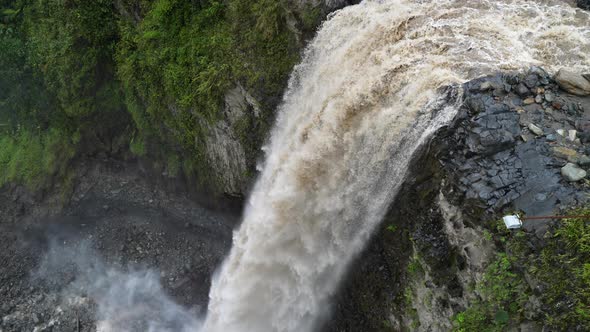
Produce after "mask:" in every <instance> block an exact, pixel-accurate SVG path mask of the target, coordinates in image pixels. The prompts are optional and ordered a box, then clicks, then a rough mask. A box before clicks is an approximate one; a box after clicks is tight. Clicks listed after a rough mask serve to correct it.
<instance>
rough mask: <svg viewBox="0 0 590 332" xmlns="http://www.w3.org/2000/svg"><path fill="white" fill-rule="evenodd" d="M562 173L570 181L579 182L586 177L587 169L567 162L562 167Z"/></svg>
mask: <svg viewBox="0 0 590 332" xmlns="http://www.w3.org/2000/svg"><path fill="white" fill-rule="evenodd" d="M561 175H563V177H564V178H566V180H568V181H570V182H577V181H580V180H582V179H583V178H585V177H586V175H587V174H586V171H585V170H583V169H581V168H579V167H578V166H577V165H576V164H572V163H567V165H565V166H563V167H562V168H561Z"/></svg>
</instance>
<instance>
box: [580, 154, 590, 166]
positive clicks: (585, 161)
mask: <svg viewBox="0 0 590 332" xmlns="http://www.w3.org/2000/svg"><path fill="white" fill-rule="evenodd" d="M578 165H580V166H588V165H590V157H588V156H587V155H582V156H580V158H578Z"/></svg>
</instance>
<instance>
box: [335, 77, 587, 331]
mask: <svg viewBox="0 0 590 332" xmlns="http://www.w3.org/2000/svg"><path fill="white" fill-rule="evenodd" d="M576 77H578V78H581V77H582V76H581V75H579V74H577V76H576ZM557 79H558V81H557V82H556V81H555V80H553V79H552V78H551V77H550V76H549V75H548V74H547V73H545V72H544V71H543V70H542V69H539V68H533V69H531V70H530V71H528V72H526V73H523V74H498V75H495V76H491V77H485V78H481V79H477V80H474V81H471V82H468V83H466V84H465V85H464V86H463V89H464V91H465V95H464V106H463V107H462V109H461V110H460V114H459V116H458V118H457V119H456V121H455V123H454V124H453V125H452V126H450V127H449V128H445V129H443V130H441V131H440V132H439V133H438V134H437V135H436V136H435V137H434V138H433V139H432V141H431V143H430V145H429V146H427V147H424V150H423V152H422V153H421V154H420V156H419V157H418V158H417V160H416V161H415V164H414V165H415V166H414V167H412V168H411V169H412V172H411V175H410V176H409V177H408V180H407V181H406V183H405V184H404V187H403V189H402V190H401V191H400V195H399V196H398V198H397V199H396V200H395V202H394V203H393V204H392V205H391V210H390V212H389V214H388V216H387V217H386V219H385V221H384V223H383V226H382V227H381V230H380V231H379V232H378V233H377V234H376V235H375V237H374V239H373V241H372V243H371V245H370V246H369V248H368V249H367V250H366V251H365V253H364V254H362V255H361V256H360V257H359V259H358V260H357V262H356V263H355V264H354V265H353V267H352V271H354V272H352V275H351V276H350V278H349V280H348V281H347V282H346V283H345V284H344V285H343V286H342V290H341V292H340V293H339V295H338V296H337V299H336V301H337V303H338V304H337V307H336V309H335V311H336V314H335V317H334V319H333V320H331V322H330V323H328V324H327V327H326V328H325V330H326V331H343V330H346V331H348V330H350V331H355V330H364V331H398V330H412V331H440V330H450V329H452V328H453V327H454V328H456V329H459V330H460V329H461V328H465V326H466V325H465V324H468V323H469V324H471V323H472V321H471V320H470V319H471V318H470V317H471V316H469V315H472V314H473V313H474V312H475V313H477V314H478V315H480V316H478V318H477V319H479V320H478V322H479V323H480V325H477V326H475V325H469V326H468V327H471V328H483V327H485V326H487V325H485V324H487V323H489V324H490V325H489V326H496V328H498V329H503V328H509V327H513V328H517V327H520V328H521V330H522V329H524V330H527V331H537V330H540V329H541V327H542V326H547V328H550V327H552V328H557V329H559V328H566V329H570V330H575V329H579V328H582V329H583V326H585V325H584V324H587V322H586V321H585V320H583V319H580V320H577V321H576V320H575V319H574V320H573V321H568V323H567V324H565V325H563V326H560V327H556V326H557V325H555V324H556V323H555V322H552V321H551V320H550V319H548V318H547V317H550V316H555V317H562V318H563V317H564V316H563V315H567V314H566V313H564V310H560V309H559V308H555V307H553V305H554V304H555V303H553V304H548V303H549V302H551V301H553V299H549V298H548V296H545V295H543V294H540V293H539V292H541V293H542V291H540V289H544V290H546V289H552V287H555V285H558V284H560V283H569V281H568V280H559V279H556V280H555V281H554V283H547V284H543V282H542V281H540V280H542V279H543V275H542V273H540V272H535V273H533V272H532V271H539V270H542V269H543V266H544V267H545V268H546V266H547V264H546V262H545V261H543V262H545V263H543V264H545V265H543V264H541V263H540V262H541V261H540V260H541V257H542V256H543V257H544V256H545V255H549V254H548V253H549V251H548V250H550V249H548V248H552V246H553V244H552V243H553V242H551V241H550V240H548V238H551V237H555V234H556V232H557V234H559V229H560V227H561V226H560V225H559V224H557V223H555V222H552V221H550V220H537V221H525V223H524V225H523V230H519V231H515V232H513V233H509V232H507V231H506V230H505V227H504V226H503V224H502V223H501V222H498V220H499V219H500V218H501V217H502V216H503V215H504V214H508V213H511V212H515V211H519V212H523V213H525V214H526V215H528V216H539V215H555V214H560V213H565V211H568V210H569V209H571V208H572V207H577V206H586V205H587V203H588V199H589V197H588V192H589V187H588V181H587V180H586V179H584V178H580V177H581V175H585V171H587V170H588V167H589V164H588V159H587V155H588V153H589V152H590V151H589V146H588V144H587V143H588V134H589V133H590V132H589V131H588V130H589V129H590V128H589V127H588V124H589V123H590V122H589V121H590V97H588V94H587V93H586V94H585V95H584V96H580V95H574V94H570V93H568V92H567V91H564V90H563V89H562V88H560V86H562V87H566V86H567V84H564V83H565V82H563V81H562V80H561V78H560V77H559V75H558V77H557ZM569 91H570V92H574V89H569ZM570 168H572V169H575V170H579V172H578V174H580V177H577V178H576V177H574V178H572V177H571V176H570V175H571V174H569V171H568V169H570ZM519 246H520V247H519ZM522 248H526V249H522ZM517 249H518V250H517ZM542 252H543V253H545V254H543V255H542V254H541V253H542ZM555 255H557V254H555ZM543 259H545V258H543ZM537 260H539V262H537ZM503 264H504V265H503ZM502 269H504V270H502ZM572 278H573V277H572ZM508 279H509V280H508ZM502 282H505V284H502ZM545 282H546V280H545ZM540 284H541V285H544V286H543V287H545V288H543V287H541V288H540V286H539V285H540ZM504 293H505V294H508V295H506V296H505V298H502V299H500V300H498V298H497V297H498V296H499V295H498V294H504ZM562 300H563V299H562ZM563 301H566V300H563ZM570 301H571V299H570ZM496 302H497V304H496ZM480 303H494V306H495V307H493V309H489V308H486V310H488V311H493V312H492V313H490V312H488V311H485V310H484V309H481V310H480V309H477V310H480V311H474V310H475V309H473V308H482V306H483V305H481V304H480ZM506 303H513V304H512V306H513V307H510V304H506ZM498 313H499V314H498ZM504 313H505V314H506V317H505V316H504ZM496 314H498V315H500V316H501V317H500V318H498V317H495V316H493V315H496ZM486 315H491V316H490V317H491V318H489V317H487V316H486ZM494 317H495V318H494ZM496 318H497V319H499V320H498V321H496V320H495V319H496ZM563 320H564V321H565V318H564V319H563ZM584 322H586V323H584ZM568 324H569V325H568ZM467 330H469V329H467Z"/></svg>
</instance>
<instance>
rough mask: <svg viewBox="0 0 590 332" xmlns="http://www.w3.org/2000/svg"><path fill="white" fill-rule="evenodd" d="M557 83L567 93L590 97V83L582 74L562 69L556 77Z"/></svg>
mask: <svg viewBox="0 0 590 332" xmlns="http://www.w3.org/2000/svg"><path fill="white" fill-rule="evenodd" d="M555 81H556V82H557V84H558V85H559V86H560V87H561V88H562V89H563V90H565V91H567V92H569V93H571V94H574V95H578V96H588V95H590V81H588V80H587V79H586V78H584V77H583V76H582V74H578V73H575V72H573V71H569V70H567V69H563V68H562V69H560V70H559V71H558V72H557V75H555Z"/></svg>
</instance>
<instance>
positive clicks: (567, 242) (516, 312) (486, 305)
mask: <svg viewBox="0 0 590 332" xmlns="http://www.w3.org/2000/svg"><path fill="white" fill-rule="evenodd" d="M567 214H568V215H590V209H588V208H585V209H578V210H575V211H571V212H569V213H567ZM496 226H497V227H494V228H493V229H492V230H493V232H494V237H495V239H496V240H497V241H498V243H499V244H500V246H501V248H503V249H504V250H503V251H501V252H500V253H499V254H498V256H497V257H496V260H494V261H493V262H492V263H490V265H489V267H488V269H487V271H486V273H485V276H484V278H483V281H482V282H481V283H479V284H478V285H477V287H476V288H477V290H478V293H479V294H481V295H482V298H483V299H482V300H481V301H478V302H476V303H473V304H472V305H471V306H470V307H469V308H467V309H466V310H465V311H463V312H460V313H459V314H457V315H456V316H455V317H454V324H455V330H456V331H502V330H503V329H504V327H505V326H507V324H510V323H518V322H520V321H521V320H522V319H523V312H522V311H523V308H525V305H526V303H527V302H528V297H529V295H530V294H531V293H532V290H530V289H529V287H528V286H527V284H526V282H524V280H525V276H524V271H528V273H529V278H534V279H535V280H536V281H537V282H539V283H540V284H541V285H542V289H543V291H542V292H538V293H536V294H535V295H536V296H537V297H538V298H539V301H540V302H541V308H542V316H541V318H540V320H541V323H542V324H543V325H547V326H549V327H551V328H552V329H554V330H556V331H574V330H578V331H586V330H590V291H589V289H590V221H589V219H587V218H572V219H565V220H563V221H562V222H561V223H559V224H557V226H556V227H555V228H554V229H553V230H551V231H550V232H549V235H550V236H549V237H547V236H546V241H545V245H544V246H543V247H542V248H535V249H533V247H531V245H530V244H529V242H528V241H529V237H532V236H534V235H531V234H527V233H524V232H510V231H508V230H506V228H505V227H504V226H503V225H502V222H501V221H500V222H498V223H497V224H496ZM536 314H540V312H537V313H536Z"/></svg>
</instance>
